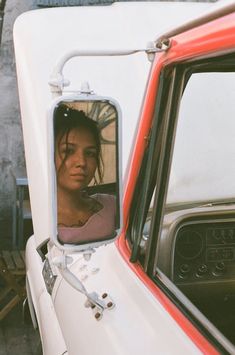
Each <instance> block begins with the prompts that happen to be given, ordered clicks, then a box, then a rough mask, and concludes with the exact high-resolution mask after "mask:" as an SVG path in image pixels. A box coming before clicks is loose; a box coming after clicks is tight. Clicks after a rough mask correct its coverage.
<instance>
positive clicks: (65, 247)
mask: <svg viewBox="0 0 235 355" xmlns="http://www.w3.org/2000/svg"><path fill="white" fill-rule="evenodd" d="M74 101H77V102H78V101H83V102H84V101H105V102H109V103H110V104H111V105H112V106H114V107H115V109H116V111H117V119H118V125H117V126H118V127H117V128H118V131H117V137H118V142H117V143H118V146H117V153H116V154H117V157H118V159H117V160H118V162H117V163H118V164H117V169H118V171H117V180H118V181H117V186H118V188H117V191H118V196H117V198H118V201H117V202H118V203H117V207H118V211H117V213H118V215H119V228H118V229H116V233H115V236H110V239H105V240H100V241H93V242H88V243H86V242H85V243H83V244H81V245H79V244H61V243H60V242H59V241H58V232H57V188H56V187H57V181H56V171H55V163H54V152H55V148H54V111H55V108H56V106H57V105H58V104H59V103H60V102H74ZM47 117H48V119H47V132H48V135H47V139H48V141H47V145H48V204H49V210H50V215H51V219H50V221H51V224H50V228H49V229H50V233H49V238H50V241H51V242H52V244H54V245H55V246H56V247H58V248H59V249H60V250H62V251H65V252H66V251H67V252H70V251H72V252H82V251H87V250H91V249H94V248H98V247H100V246H102V245H106V244H109V243H112V242H113V241H115V239H116V238H117V237H118V236H119V234H120V231H121V230H122V226H123V216H122V204H121V203H122V196H123V192H122V139H121V137H122V136H121V128H122V115H121V109H120V105H119V104H118V102H117V101H116V100H114V99H113V98H111V97H106V96H98V95H95V94H67V95H62V96H59V97H57V98H56V99H54V100H53V102H52V104H51V106H50V107H49V110H48V113H47Z"/></svg>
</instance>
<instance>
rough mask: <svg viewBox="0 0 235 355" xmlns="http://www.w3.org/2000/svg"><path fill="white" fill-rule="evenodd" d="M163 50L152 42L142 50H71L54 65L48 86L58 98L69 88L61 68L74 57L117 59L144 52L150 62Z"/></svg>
mask: <svg viewBox="0 0 235 355" xmlns="http://www.w3.org/2000/svg"><path fill="white" fill-rule="evenodd" d="M162 51H163V49H160V48H157V47H156V46H155V44H154V43H153V42H149V43H148V45H147V48H144V49H141V48H140V49H119V50H76V49H75V50H72V51H70V52H69V53H66V54H65V55H64V56H63V57H62V58H61V59H60V60H59V61H58V63H57V64H56V65H55V68H54V70H53V72H52V75H51V79H50V81H49V85H50V88H51V92H52V94H53V96H60V95H61V94H62V91H63V88H64V87H65V86H69V84H70V82H69V80H67V79H65V78H64V76H63V68H64V66H65V64H66V62H67V61H69V60H70V59H71V58H74V57H117V56H128V55H132V54H135V53H139V52H145V53H147V55H148V58H149V60H150V61H152V60H153V58H154V54H155V53H156V52H162Z"/></svg>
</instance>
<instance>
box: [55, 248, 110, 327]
mask: <svg viewBox="0 0 235 355" xmlns="http://www.w3.org/2000/svg"><path fill="white" fill-rule="evenodd" d="M70 261H71V258H70V257H69V256H67V255H65V254H64V255H62V256H60V257H56V258H54V259H53V264H54V265H56V266H57V267H58V268H59V270H60V272H61V275H62V277H63V278H64V279H65V280H66V281H67V282H68V283H69V284H70V285H71V286H72V287H73V288H74V289H75V290H77V291H79V292H81V293H82V294H83V295H84V296H86V297H87V300H86V303H85V307H86V308H91V309H92V310H93V313H94V317H95V319H96V320H100V319H101V318H102V315H103V311H104V310H105V309H112V308H114V306H115V304H114V302H113V301H112V300H111V299H110V297H109V296H108V294H106V293H105V294H103V295H102V299H101V298H100V297H99V295H98V294H97V292H91V293H88V292H87V290H86V288H85V287H84V285H83V283H82V282H81V281H80V280H79V278H78V277H76V276H75V275H74V274H73V273H72V272H71V271H70V270H69V269H68V267H67V264H68V263H69V262H70Z"/></svg>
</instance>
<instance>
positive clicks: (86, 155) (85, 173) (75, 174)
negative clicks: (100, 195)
mask: <svg viewBox="0 0 235 355" xmlns="http://www.w3.org/2000/svg"><path fill="white" fill-rule="evenodd" d="M97 157H98V152H97V147H96V142H95V139H94V136H93V134H92V132H90V131H89V130H88V129H86V128H81V127H80V128H73V129H72V130H70V132H69V133H68V134H64V135H63V136H62V135H58V137H56V151H55V163H56V171H57V185H58V188H59V189H63V190H67V191H71V192H72V191H77V190H82V189H84V188H85V187H87V186H88V185H89V183H90V182H91V180H92V179H93V177H94V175H95V171H96V168H97Z"/></svg>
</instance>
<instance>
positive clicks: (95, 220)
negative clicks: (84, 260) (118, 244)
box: [58, 194, 116, 244]
mask: <svg viewBox="0 0 235 355" xmlns="http://www.w3.org/2000/svg"><path fill="white" fill-rule="evenodd" d="M91 197H92V198H94V199H96V200H97V201H98V202H100V203H101V204H102V205H103V208H102V209H101V210H100V211H98V212H97V213H95V214H93V215H92V216H91V217H90V218H89V219H88V220H87V222H86V223H85V224H84V225H83V226H81V227H58V235H59V239H60V241H61V242H63V243H65V244H66V243H67V244H69V243H80V242H86V241H94V240H99V239H100V240H102V239H106V238H108V237H111V236H112V235H113V234H114V232H115V214H116V200H115V197H114V196H113V195H106V194H95V195H92V196H91Z"/></svg>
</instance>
